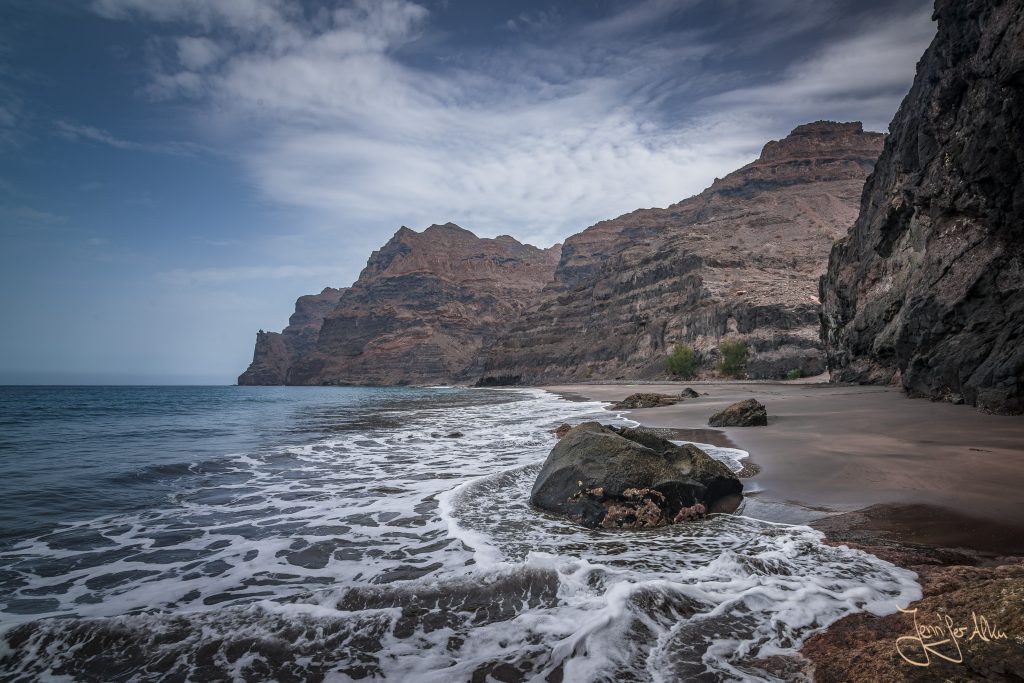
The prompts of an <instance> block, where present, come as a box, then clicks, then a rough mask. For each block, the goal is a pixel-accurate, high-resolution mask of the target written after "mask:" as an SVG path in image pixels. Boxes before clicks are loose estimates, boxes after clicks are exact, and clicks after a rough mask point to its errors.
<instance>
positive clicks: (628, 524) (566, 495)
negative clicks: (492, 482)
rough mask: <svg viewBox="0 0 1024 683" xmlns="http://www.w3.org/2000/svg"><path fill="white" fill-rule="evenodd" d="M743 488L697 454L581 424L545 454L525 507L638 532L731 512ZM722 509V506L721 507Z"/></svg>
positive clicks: (636, 432) (645, 436)
mask: <svg viewBox="0 0 1024 683" xmlns="http://www.w3.org/2000/svg"><path fill="white" fill-rule="evenodd" d="M742 491H743V484H741V483H740V481H739V479H737V478H736V476H735V475H734V474H733V473H732V472H730V471H729V468H728V467H726V466H725V465H723V464H722V463H720V462H718V461H717V460H715V459H714V458H712V457H711V456H709V455H708V454H707V453H705V452H704V451H702V450H700V449H699V448H697V447H696V446H693V445H689V444H688V445H685V446H677V445H676V444H673V443H672V442H671V441H668V440H666V439H663V438H662V437H660V436H657V435H656V434H654V433H652V432H649V431H646V430H644V429H632V428H629V427H624V428H615V427H609V426H602V425H601V424H599V423H597V422H584V423H583V424H580V425H577V426H575V427H573V428H572V429H571V430H569V432H568V433H567V434H566V435H565V436H564V437H563V438H562V439H561V440H560V441H559V442H558V444H557V445H555V447H554V448H553V449H552V450H551V453H550V454H549V455H548V458H547V460H546V461H545V462H544V466H543V467H542V468H541V471H540V473H539V474H538V475H537V480H536V482H534V485H533V491H532V492H531V494H530V503H531V504H532V505H535V506H536V507H538V508H541V509H542V510H546V511H548V512H553V513H555V514H559V515H563V516H565V517H567V518H569V519H571V520H573V521H574V522H578V523H580V524H582V525H584V526H587V527H591V528H630V529H642V528H649V527H657V526H664V525H666V524H672V523H675V522H681V521H686V520H692V519H698V518H700V517H701V516H703V515H704V514H705V513H706V511H708V510H712V511H716V510H722V506H721V505H719V506H717V507H716V503H719V502H720V501H726V500H728V501H731V502H732V505H731V508H732V509H735V504H736V503H737V502H738V500H739V498H740V495H741V494H742ZM724 511H728V509H726V510H724Z"/></svg>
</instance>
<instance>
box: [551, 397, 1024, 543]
mask: <svg viewBox="0 0 1024 683" xmlns="http://www.w3.org/2000/svg"><path fill="white" fill-rule="evenodd" d="M686 386H692V387H693V388H694V389H696V390H697V391H699V392H701V393H705V392H706V393H707V394H708V395H707V396H701V397H700V398H694V399H687V400H686V401H685V402H683V403H679V404H677V405H674V406H668V407H662V408H652V409H646V410H632V411H624V412H623V414H624V415H625V416H627V417H629V418H631V419H634V420H637V421H639V422H641V423H642V424H644V425H647V426H651V427H668V428H674V429H705V430H706V429H707V420H708V417H709V416H710V415H712V414H713V413H715V412H717V411H719V410H722V409H723V408H725V407H727V406H728V405H729V404H731V403H734V402H736V401H740V400H743V399H746V398H751V397H753V398H756V399H757V400H759V401H761V402H762V403H764V404H765V406H766V408H767V410H768V426H767V427H731V428H724V429H722V430H721V432H722V438H723V441H721V442H720V443H721V444H722V445H728V444H727V443H726V442H725V440H727V441H729V442H732V443H734V444H736V447H738V448H742V449H743V450H746V451H748V452H749V453H750V454H751V460H752V461H753V462H754V463H756V464H757V465H759V466H760V468H761V469H760V472H759V473H758V474H757V475H756V476H755V477H754V478H752V479H748V480H747V481H746V482H745V485H746V488H747V489H748V490H750V491H756V492H757V493H756V494H755V495H752V496H751V497H750V500H751V501H752V502H754V501H756V503H755V506H756V507H759V508H760V510H761V511H762V512H767V516H768V517H770V516H771V515H772V506H773V505H775V506H777V507H778V509H780V510H781V509H783V508H787V507H788V508H799V509H802V510H804V511H806V513H807V515H806V517H805V519H802V520H801V519H793V518H792V517H790V518H786V516H785V514H780V515H779V518H778V521H811V520H812V519H814V518H815V517H819V518H825V517H828V518H829V519H827V520H825V519H821V520H820V521H819V522H817V523H815V524H814V526H821V527H822V528H827V529H829V535H830V536H832V535H839V536H844V535H846V534H847V533H851V532H854V533H861V534H862V535H864V534H868V535H870V534H874V535H875V536H876V537H885V538H891V539H892V540H898V541H900V542H905V543H920V544H924V545H933V546H944V547H961V548H969V549H972V550H976V551H981V552H982V553H984V554H986V555H1001V554H1018V553H1024V417H1020V416H1017V417H1005V416H995V415H985V414H983V413H979V412H978V411H976V410H975V409H974V408H971V407H969V406H954V405H950V404H947V403H933V402H931V401H928V400H924V399H909V398H907V397H906V396H905V395H903V394H902V393H901V392H899V391H897V390H894V389H888V388H884V387H865V386H836V385H828V384H806V383H802V384H798V383H782V382H780V383H743V382H735V383H716V384H710V383H709V384H703V383H691V384H687V383H672V384H642V385H630V384H608V385H601V384H572V385H559V386H549V387H545V388H546V389H548V390H550V391H553V392H557V393H560V394H575V395H578V396H585V397H587V398H591V399H594V400H603V401H615V400H620V399H622V398H625V397H626V396H627V395H629V394H631V393H634V392H638V391H639V392H657V393H676V394H678V392H679V391H680V390H681V389H683V388H684V387H686ZM704 435H705V436H707V433H706V432H705V433H704ZM708 441H709V442H710V439H708ZM854 511H857V512H856V513H854ZM751 513H753V511H751ZM838 513H853V514H845V515H840V514H838ZM755 516H763V515H755ZM858 529H859V530H860V531H859V532H858V531H857V530H858ZM865 540H867V539H866V538H865Z"/></svg>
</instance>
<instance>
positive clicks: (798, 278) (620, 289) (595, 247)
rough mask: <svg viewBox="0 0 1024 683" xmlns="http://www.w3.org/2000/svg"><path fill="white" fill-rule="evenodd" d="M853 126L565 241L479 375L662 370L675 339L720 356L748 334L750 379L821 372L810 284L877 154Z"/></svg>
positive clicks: (620, 374)
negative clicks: (727, 344) (728, 341)
mask: <svg viewBox="0 0 1024 683" xmlns="http://www.w3.org/2000/svg"><path fill="white" fill-rule="evenodd" d="M882 142H883V136H882V135H881V134H880V133H865V132H864V131H863V128H862V126H861V124H859V123H832V122H818V123H812V124H807V125H804V126H800V127H798V128H796V129H795V130H794V131H793V132H792V133H791V134H790V135H789V136H788V137H786V138H785V139H783V140H780V141H773V142H769V143H768V144H767V145H766V146H765V147H764V150H763V151H762V153H761V156H760V158H758V159H757V160H756V161H754V162H753V163H751V164H748V165H747V166H745V167H743V168H741V169H740V170H738V171H736V172H734V173H731V174H730V175H728V176H727V177H725V178H723V179H716V180H715V182H714V184H713V185H712V186H711V187H710V188H708V189H707V190H705V191H704V192H702V193H701V194H699V195H697V196H696V197H692V198H690V199H687V200H684V201H682V202H679V203H678V204H674V205H672V206H669V207H668V208H665V209H643V210H639V211H634V212H633V213H629V214H626V215H624V216H620V217H619V218H616V219H614V220H609V221H603V222H601V223H598V224H596V225H594V226H592V227H590V228H588V229H587V230H584V231H583V232H582V233H580V234H577V235H574V236H572V237H570V238H569V239H567V240H566V242H565V244H564V246H563V248H562V257H561V260H560V262H559V264H558V268H557V270H556V272H555V281H554V282H553V283H552V284H551V285H549V286H548V287H547V288H546V289H545V292H544V296H543V297H542V298H541V299H540V301H539V302H538V303H536V304H535V305H534V306H533V307H531V308H530V309H529V310H527V311H526V312H525V313H524V314H523V315H522V316H521V317H520V318H519V319H518V320H517V321H516V322H515V323H513V324H512V326H511V328H510V330H509V331H508V332H507V333H505V334H504V335H503V336H502V338H501V339H500V340H498V341H497V343H496V344H495V346H494V347H493V348H492V350H491V352H490V353H489V354H488V358H487V361H486V364H485V367H484V373H483V376H484V378H485V380H487V381H495V380H497V381H513V380H516V381H520V382H543V381H553V380H572V379H585V378H593V379H614V378H645V377H658V376H664V375H665V356H666V353H667V352H668V351H669V350H671V348H672V347H673V346H674V345H675V344H677V343H686V344H689V345H691V346H693V347H695V348H696V349H697V350H698V352H700V354H701V357H702V359H703V361H704V364H705V366H706V367H712V366H713V365H714V362H715V361H716V360H717V356H716V353H717V346H718V343H719V342H720V340H721V339H722V338H723V337H726V336H731V337H739V338H743V339H745V340H746V341H747V342H748V344H749V346H750V347H751V350H752V355H751V359H750V361H749V363H748V365H747V370H748V374H749V375H750V376H752V377H779V376H783V375H785V373H786V372H788V371H790V370H792V369H799V370H801V372H802V373H803V374H817V373H819V372H821V371H823V370H824V367H825V358H824V352H823V350H822V346H821V342H820V340H819V330H818V316H819V303H818V296H817V295H818V291H817V282H818V278H819V276H820V275H821V274H822V273H823V272H824V269H825V264H826V260H827V258H828V253H829V249H830V248H831V246H832V243H833V242H834V241H835V240H836V239H837V238H839V237H840V236H842V235H843V234H845V233H846V231H847V229H848V228H849V226H850V225H851V224H852V223H853V221H854V219H855V218H856V215H857V206H858V200H859V198H860V194H861V189H862V187H863V184H864V179H865V178H866V177H867V175H868V174H869V173H870V171H871V169H872V167H873V165H874V162H875V160H876V158H877V157H878V154H879V152H880V151H881V149H882Z"/></svg>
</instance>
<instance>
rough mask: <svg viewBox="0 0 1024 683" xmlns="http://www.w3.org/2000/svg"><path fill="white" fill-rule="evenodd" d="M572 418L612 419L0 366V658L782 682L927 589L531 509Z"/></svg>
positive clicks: (444, 392) (730, 537)
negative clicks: (871, 619) (803, 649)
mask: <svg viewBox="0 0 1024 683" xmlns="http://www.w3.org/2000/svg"><path fill="white" fill-rule="evenodd" d="M585 418H594V419H600V420H602V421H604V422H618V423H622V422H624V420H622V419H620V418H618V417H617V416H616V415H615V414H614V413H609V412H607V411H606V410H604V406H603V404H600V403H592V402H591V403H588V402H570V401H566V400H564V399H561V398H559V397H556V396H553V395H551V394H547V393H545V392H542V391H540V390H532V389H522V390H520V389H515V390H486V389H462V388H422V389H418V388H396V389H365V388H339V387H323V388H321V387H309V388H304V387H288V388H276V387H275V388H270V387H266V388H264V387H0V679H2V680H37V679H39V678H61V679H64V680H113V679H116V680H142V681H149V680H204V681H205V680H230V679H238V680H279V681H291V680H296V681H298V680H303V681H305V680H331V681H333V680H338V681H347V680H358V679H365V678H387V679H389V680H408V681H445V682H447V683H451V682H453V681H462V680H466V681H469V680H480V681H483V680H485V679H487V677H488V676H490V678H491V680H501V681H517V680H537V681H561V680H564V681H590V680H608V681H634V680H635V681H646V680H665V681H669V680H680V679H686V680H709V681H715V680H774V679H773V677H772V674H769V673H768V672H766V671H765V670H764V666H763V665H764V662H763V661H762V660H763V658H765V657H769V656H776V657H774V658H773V664H772V668H773V670H774V671H775V672H776V675H778V671H779V668H778V667H779V661H782V662H786V661H788V660H787V658H790V657H791V656H792V655H793V653H794V652H795V650H796V649H797V648H798V647H799V644H800V643H801V642H802V640H803V639H804V638H806V636H807V635H809V634H810V633H812V632H813V631H814V630H816V629H818V628H821V627H823V626H825V625H827V624H828V623H831V622H832V621H834V620H835V619H838V618H840V617H842V616H844V615H846V614H849V613H851V612H852V611H856V610H863V609H867V610H871V611H874V612H876V613H890V612H893V611H895V605H896V603H899V604H901V605H902V604H905V603H907V602H908V601H910V600H912V599H915V598H916V597H918V596H919V595H920V591H919V588H918V586H917V584H916V583H915V582H914V580H913V575H912V574H910V573H909V572H906V571H904V570H901V569H898V568H896V567H893V566H892V565H890V564H888V563H885V562H882V561H880V560H878V559H876V558H874V557H872V556H870V555H866V554H864V553H861V552H859V551H853V550H846V549H841V548H832V547H829V546H826V545H824V544H822V543H821V542H820V535H819V534H818V533H817V532H815V531H813V530H811V529H809V528H806V527H800V526H786V525H779V524H771V523H767V522H763V521H759V520H756V519H751V518H748V517H744V516H715V517H712V518H710V519H708V520H706V521H704V522H700V523H695V524H690V525H679V526H674V527H669V528H665V529H660V530H656V531H649V532H615V533H613V532H603V531H589V530H584V529H580V528H578V527H575V526H573V525H571V524H569V523H567V522H564V521H561V520H557V519H553V518H551V517H548V516H545V515H542V514H540V513H537V512H536V511H533V510H531V509H530V508H529V507H528V506H527V504H526V501H527V498H528V495H529V490H530V487H531V486H532V483H533V478H534V476H535V475H536V473H537V471H538V469H539V467H540V464H541V463H542V462H543V460H544V458H545V457H546V455H547V453H548V451H549V450H550V449H551V447H552V445H553V444H554V436H553V435H552V434H551V433H550V430H551V429H552V428H553V427H554V426H556V425H557V424H559V423H561V422H563V421H572V422H575V421H580V420H582V419H585ZM455 433H459V434H460V435H456V434H455ZM449 435H451V436H449ZM709 452H711V453H712V455H713V456H715V457H718V458H719V459H721V460H723V461H724V462H726V463H727V464H728V465H729V466H730V467H734V468H738V467H739V462H740V461H741V460H742V458H743V457H745V456H746V454H745V453H743V452H742V451H735V450H731V449H715V448H709ZM780 657H781V659H780Z"/></svg>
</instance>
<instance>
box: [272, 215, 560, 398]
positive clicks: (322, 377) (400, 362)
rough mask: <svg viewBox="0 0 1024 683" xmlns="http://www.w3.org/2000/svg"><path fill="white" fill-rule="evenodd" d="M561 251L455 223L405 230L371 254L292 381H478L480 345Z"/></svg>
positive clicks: (521, 303) (549, 271)
mask: <svg viewBox="0 0 1024 683" xmlns="http://www.w3.org/2000/svg"><path fill="white" fill-rule="evenodd" d="M559 254H560V247H559V246H558V245H556V246H554V247H551V248H549V249H538V248H536V247H533V246H530V245H526V244H521V243H519V242H517V241H516V240H515V239H513V238H511V237H508V236H507V235H503V236H501V237H496V238H494V239H481V238H479V237H477V236H476V235H474V234H473V233H471V232H469V231H468V230H463V229H462V228H460V227H459V226H457V225H454V224H452V223H447V224H445V225H432V226H430V227H429V228H427V229H426V230H424V231H423V232H422V233H417V232H414V231H412V230H410V229H408V228H404V227H403V228H402V229H400V230H399V231H398V232H397V233H396V234H395V236H394V237H393V238H392V239H391V240H390V241H389V242H388V243H387V244H386V245H384V246H383V247H382V248H381V249H380V250H378V251H375V252H374V253H373V254H372V255H371V256H370V259H369V261H368V263H367V265H366V268H365V269H364V270H363V272H362V273H361V274H360V276H359V279H358V280H357V281H356V282H355V284H353V285H352V287H351V288H350V289H348V290H346V291H345V292H344V294H343V295H342V296H341V298H340V300H339V301H338V305H337V306H336V307H335V308H334V310H333V311H332V312H331V313H330V314H329V315H327V317H326V320H325V321H324V324H323V328H322V329H321V330H320V334H319V337H318V340H317V344H316V348H315V349H313V350H312V351H310V352H309V353H306V354H304V355H303V356H302V357H301V358H300V359H299V360H297V361H296V362H295V363H294V365H293V366H292V368H291V371H290V372H289V375H288V383H289V384H381V385H390V384H408V383H439V382H466V381H469V380H475V379H476V378H477V377H479V376H480V372H481V369H482V366H481V362H482V351H483V349H485V348H486V347H488V346H489V345H490V344H491V343H492V341H493V339H494V338H495V336H496V335H497V334H498V333H499V332H500V331H501V330H502V329H504V327H505V326H506V325H507V324H508V323H509V322H510V321H511V320H512V319H514V318H516V317H517V316H518V315H519V313H520V312H521V311H522V310H523V309H525V308H526V306H527V304H528V302H529V301H530V300H531V299H532V298H534V297H535V296H536V295H537V294H538V293H539V292H540V290H541V289H542V288H543V287H544V285H545V284H546V283H547V282H549V281H550V280H551V278H552V275H553V274H554V270H555V265H556V264H557V263H558V258H559Z"/></svg>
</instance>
